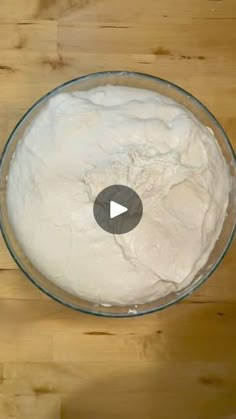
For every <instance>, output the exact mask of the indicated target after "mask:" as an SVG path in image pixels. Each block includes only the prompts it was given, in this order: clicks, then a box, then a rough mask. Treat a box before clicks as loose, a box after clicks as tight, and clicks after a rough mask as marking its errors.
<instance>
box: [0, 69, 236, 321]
mask: <svg viewBox="0 0 236 419" xmlns="http://www.w3.org/2000/svg"><path fill="white" fill-rule="evenodd" d="M109 75H111V76H121V77H122V76H128V77H138V78H146V79H150V80H153V81H155V82H157V83H159V84H162V85H166V86H168V87H170V88H173V89H174V90H176V91H178V92H179V93H181V94H182V95H183V96H187V97H188V99H190V100H191V101H192V102H193V103H194V104H196V105H197V106H198V107H199V108H200V109H201V110H203V111H204V112H206V113H207V114H208V116H209V117H210V119H211V120H212V122H213V123H214V124H215V125H216V126H217V128H218V129H219V130H220V132H221V134H222V136H223V138H224V140H225V143H226V145H227V147H228V149H229V151H230V153H231V154H232V157H233V161H234V165H236V154H235V152H234V149H233V146H232V144H231V142H230V140H229V137H228V136H227V134H226V132H225V130H224V128H223V127H222V125H221V124H220V123H219V121H218V120H217V119H216V117H215V116H214V115H213V114H212V113H211V111H209V109H208V108H207V107H206V106H205V105H204V104H203V103H202V102H201V101H200V100H199V99H197V98H196V97H195V96H193V95H192V94H191V93H189V92H188V91H187V90H185V89H183V88H182V87H180V86H178V85H177V84H175V83H173V82H171V81H168V80H166V79H163V78H161V77H157V76H154V75H151V74H147V73H141V72H135V71H124V70H112V71H100V72H95V73H89V74H86V75H83V76H79V77H76V78H74V79H71V80H68V81H66V82H64V83H62V84H60V85H58V86H57V87H55V88H54V89H52V90H50V91H49V92H47V93H46V94H44V95H43V96H41V97H40V98H39V99H38V100H37V101H36V102H34V103H33V105H32V106H31V107H29V109H28V110H27V111H26V112H25V113H24V114H23V116H22V117H21V118H20V119H19V121H18V122H17V124H16V125H15V127H14V128H13V130H12V131H11V133H10V135H9V136H8V139H7V141H6V143H5V145H4V148H3V151H2V155H1V157H0V176H1V172H2V166H3V162H4V160H5V157H6V155H7V152H8V148H9V146H10V144H11V142H12V141H13V139H14V136H15V134H16V132H17V130H18V129H19V128H20V126H21V125H22V123H23V122H24V121H25V120H26V119H27V117H28V116H29V115H30V114H31V113H32V112H33V111H34V110H35V109H36V108H37V107H38V106H39V105H40V104H41V103H43V102H44V101H46V100H47V99H48V98H50V97H51V96H54V95H55V94H57V93H58V92H60V91H62V90H63V89H64V88H65V87H68V86H73V85H76V84H78V83H80V82H82V81H85V80H89V79H94V78H99V77H104V76H109ZM0 229H1V232H2V236H3V239H4V241H5V244H6V247H7V248H8V251H9V252H10V254H11V256H12V258H13V260H14V261H15V262H16V264H17V266H18V267H19V268H20V270H21V271H22V272H23V273H24V274H25V276H26V277H27V278H28V279H29V280H30V281H31V282H32V283H33V284H34V285H35V286H36V287H37V288H38V289H40V290H41V291H42V292H44V293H45V294H46V295H47V296H48V297H50V298H52V299H53V300H54V301H57V302H58V303H61V304H62V305H64V306H66V307H68V308H71V309H73V310H75V311H79V312H82V313H85V314H92V315H95V316H98V317H112V318H126V317H138V316H142V315H144V314H151V313H154V312H158V311H160V310H163V309H164V308H167V307H171V306H172V305H174V304H176V303H178V302H180V301H182V300H183V299H185V298H186V297H188V296H190V295H191V294H192V293H193V292H194V291H195V290H196V289H197V288H199V287H200V286H201V285H202V284H203V283H204V282H206V280H207V279H208V278H209V277H210V276H211V275H212V274H213V272H214V271H215V270H216V269H217V268H218V266H219V265H220V263H221V262H222V260H223V259H224V257H225V255H226V253H227V252H228V250H229V248H230V246H231V244H232V242H233V238H234V235H235V233H236V219H235V222H234V227H233V229H232V231H231V233H230V235H229V238H228V240H227V243H226V245H225V247H224V249H223V250H222V252H221V254H220V256H219V258H218V260H217V262H216V263H215V264H214V265H212V266H211V268H210V269H209V271H208V272H207V273H206V274H205V275H203V276H202V277H201V278H200V279H199V280H198V281H196V283H195V284H193V285H192V286H191V287H190V289H189V290H186V291H185V292H183V293H182V294H181V295H178V296H177V297H176V298H174V299H173V300H171V301H169V302H167V303H163V304H161V305H159V306H158V307H150V308H145V309H143V310H139V309H138V310H135V309H131V310H127V312H122V313H119V312H106V311H102V310H96V307H98V306H99V307H102V305H94V310H93V309H90V308H89V309H88V308H85V307H79V306H77V305H75V304H73V303H69V302H68V301H65V300H64V299H63V298H60V297H58V296H57V295H55V294H53V293H51V292H50V291H48V290H47V288H45V287H44V286H43V285H42V284H40V283H39V282H38V281H37V279H35V278H34V277H33V276H32V275H30V274H29V273H28V271H27V269H26V268H25V267H24V264H23V263H22V262H21V260H20V259H19V258H18V257H17V255H16V254H15V252H14V250H13V249H12V246H11V241H10V239H9V238H8V235H7V232H6V230H5V226H4V223H3V222H2V211H1V207H0ZM180 292H181V291H180ZM82 300H84V301H87V302H89V301H88V300H85V299H82ZM89 303H90V302H89ZM91 304H92V303H91ZM146 304H148V303H146ZM138 306H142V305H138ZM111 307H114V308H115V307H119V306H111ZM121 307H122V308H124V307H126V308H128V307H134V305H130V306H121Z"/></svg>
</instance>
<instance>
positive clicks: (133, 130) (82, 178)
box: [7, 86, 229, 305]
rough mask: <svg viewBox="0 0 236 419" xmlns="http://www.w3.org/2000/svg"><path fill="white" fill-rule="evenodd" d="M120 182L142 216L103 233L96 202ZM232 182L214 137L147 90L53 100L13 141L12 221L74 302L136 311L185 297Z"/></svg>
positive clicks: (99, 91)
mask: <svg viewBox="0 0 236 419" xmlns="http://www.w3.org/2000/svg"><path fill="white" fill-rule="evenodd" d="M113 184H121V185H126V186H129V187H131V188H132V189H134V190H135V191H136V192H137V193H138V194H139V196H140V198H141V199H142V203H143V210H144V212H143V217H142V220H141V221H140V223H139V224H138V226H137V227H136V228H134V230H132V231H131V232H129V233H126V234H123V235H116V236H115V235H112V234H110V233H107V232H105V231H103V230H102V229H101V228H100V227H99V226H98V225H97V223H96V221H95V219H94V217H93V202H94V200H95V198H96V196H97V195H98V194H99V192H101V190H102V189H104V188H105V187H107V186H110V185H113ZM228 193H229V175H228V171H227V167H226V163H225V161H224V159H223V156H222V154H221V152H220V150H219V148H218V146H217V144H216V140H215V138H214V135H213V133H212V132H211V130H209V129H208V128H207V127H204V126H203V125H202V124H201V123H200V122H199V121H198V120H197V119H196V118H195V117H194V116H193V115H192V114H191V113H190V112H188V111H187V110H186V109H185V108H183V107H182V106H180V105H178V104H177V103H176V102H174V101H172V100H171V99H169V98H167V97H164V96H160V95H158V94H156V93H154V92H152V91H148V90H142V89H134V88H128V87H121V86H102V87H98V88H95V89H92V90H89V91H84V92H79V91H78V92H75V93H70V94H68V93H60V94H57V95H56V96H54V97H52V98H50V100H49V101H48V103H47V105H46V106H45V107H44V108H43V110H42V111H41V112H40V115H39V116H38V117H37V118H36V119H34V120H33V122H32V124H31V125H30V127H29V128H28V130H27V131H26V132H25V134H24V136H23V138H22V140H21V141H20V142H19V144H18V146H17V148H16V152H15V156H14V158H13V159H12V162H11V166H10V171H9V176H8V186H7V205H8V211H9V217H10V222H11V224H12V226H13V228H14V232H15V234H16V237H17V239H18V241H19V242H20V243H21V245H22V248H23V250H24V252H25V254H26V255H27V256H28V258H29V259H30V261H31V262H32V263H33V264H34V265H35V267H37V269H38V270H39V271H41V272H42V273H43V274H44V275H45V276H46V277H47V278H49V279H50V280H51V281H53V282H54V283H56V284H57V285H58V286H60V287H61V288H63V289H65V290H67V291H69V292H70V293H72V294H75V295H78V296H80V297H83V298H85V299H87V300H91V301H93V302H95V303H101V304H121V305H124V304H137V303H144V302H148V301H151V300H153V299H156V298H157V297H159V296H163V295H165V294H167V293H169V292H170V291H176V290H179V289H181V287H183V286H185V285H186V284H187V283H189V282H190V281H191V280H192V279H193V277H194V276H195V274H196V273H197V272H198V270H199V269H200V268H201V267H202V266H203V265H204V264H205V262H206V261H207V259H208V256H209V254H210V252H211V250H212V249H213V247H214V244H215V242H216V240H217V238H218V236H219V234H220V231H221V229H222V225H223V221H224V217H225V214H226V209H227V205H228Z"/></svg>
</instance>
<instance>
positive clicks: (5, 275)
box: [0, 0, 236, 419]
mask: <svg viewBox="0 0 236 419" xmlns="http://www.w3.org/2000/svg"><path fill="white" fill-rule="evenodd" d="M0 22H1V24H0V92H1V96H0V144H1V148H2V147H3V145H4V143H5V141H6V138H7V135H8V134H9V133H10V131H11V130H12V128H13V127H14V124H15V123H16V122H17V120H18V119H19V117H20V116H21V115H22V114H23V112H24V111H25V110H26V109H28V107H29V106H30V105H31V104H32V103H33V102H34V101H35V100H36V99H38V98H39V97H40V96H41V95H42V94H44V93H46V92H47V91H48V90H50V89H52V88H53V87H55V86H57V85H58V84H60V83H62V82H64V81H66V80H68V79H71V78H75V77H77V76H79V75H82V74H86V73H91V72H95V71H100V70H105V69H106V70H108V69H110V70H111V69H113V70H114V69H125V70H136V71H140V72H147V73H151V74H154V75H158V76H160V77H163V78H166V79H169V80H171V81H173V82H175V83H177V84H179V85H181V86H182V87H184V88H185V89H187V90H189V91H190V92H191V93H193V94H194V95H196V96H197V97H198V98H199V99H200V100H202V101H203V102H204V103H205V104H206V105H207V106H208V107H209V108H210V109H211V110H212V112H213V113H214V114H215V115H216V117H217V118H219V120H220V122H221V123H222V124H223V126H224V127H225V129H226V130H227V132H228V134H229V136H230V137H231V140H232V142H233V143H234V145H236V141H235V138H236V137H235V135H236V70H235V67H236V2H235V0H215V1H214V0H146V1H144V0H132V1H131V0H129V1H127V0H119V1H118V0H51V1H50V0H31V1H29V0H1V5H0ZM235 249H236V247H235V246H234V247H233V248H231V251H230V252H229V253H228V255H227V256H226V258H225V260H224V262H223V263H222V264H221V266H220V267H219V269H218V270H217V272H216V273H215V274H214V275H213V276H212V278H211V279H210V280H209V281H208V282H207V283H206V284H205V285H204V286H202V287H201V288H200V289H199V291H198V292H196V293H195V294H194V295H193V296H191V297H190V298H188V299H186V300H185V301H184V302H182V303H180V304H178V305H176V306H175V307H172V308H169V309H167V310H164V311H162V312H160V313H156V314H153V315H149V316H146V317H141V318H134V319H129V320H127V319H124V320H112V319H103V318H96V317H92V316H88V315H83V314H79V313H77V312H73V311H72V310H69V309H66V308H64V307H63V306H61V305H60V304H57V303H55V302H53V301H51V300H50V299H48V298H47V297H46V296H44V295H43V294H42V293H41V292H40V291H38V290H37V289H36V288H35V287H34V286H33V285H32V284H31V283H30V282H29V281H28V280H27V279H26V278H25V277H24V276H23V275H22V274H21V273H20V272H19V271H18V269H17V268H16V265H15V264H14V262H13V260H12V259H11V257H10V256H9V254H8V252H7V250H6V247H5V245H4V244H3V240H1V245H0V268H1V270H0V299H1V301H0V418H1V419H8V418H15V419H59V418H60V419H77V418H78V419H133V418H134V419H159V418H160V419H173V418H181V419H205V418H207V419H208V418H212V419H233V418H236V281H235V279H236V278H235V276H236V274H235V272H236V262H235Z"/></svg>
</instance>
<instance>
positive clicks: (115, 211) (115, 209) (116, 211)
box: [110, 201, 128, 218]
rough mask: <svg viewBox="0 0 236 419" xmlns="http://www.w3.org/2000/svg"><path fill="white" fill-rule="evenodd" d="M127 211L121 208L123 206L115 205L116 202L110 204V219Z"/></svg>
mask: <svg viewBox="0 0 236 419" xmlns="http://www.w3.org/2000/svg"><path fill="white" fill-rule="evenodd" d="M126 211H128V208H126V207H123V205H120V204H117V202H114V201H111V202H110V218H115V217H118V215H121V214H124V212H126Z"/></svg>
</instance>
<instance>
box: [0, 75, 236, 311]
mask: <svg viewBox="0 0 236 419" xmlns="http://www.w3.org/2000/svg"><path fill="white" fill-rule="evenodd" d="M106 84H111V85H125V86H131V87H136V88H142V89H149V90H153V91H155V92H157V93H160V94H162V95H166V96H168V97H170V98H172V99H174V100H175V101H176V102H178V103H180V104H181V105H183V106H185V108H187V109H188V110H189V111H191V112H192V113H193V114H194V115H195V116H196V117H197V118H198V119H199V120H200V121H201V122H202V124H204V125H205V126H208V127H210V128H211V129H212V130H213V132H214V134H215V137H216V140H217V142H218V145H219V147H220V149H221V151H222V154H223V155H224V158H225V160H226V162H227V165H228V168H229V172H230V175H231V177H232V188H231V192H230V195H229V204H228V209H227V215H226V218H225V221H224V225H223V228H222V231H221V234H220V236H219V238H218V240H217V242H216V244H215V247H214V249H213V250H212V252H211V254H210V256H209V258H208V261H207V262H206V263H205V265H204V266H203V267H202V269H201V270H200V271H199V272H198V273H197V275H195V277H194V279H193V280H192V282H191V283H190V284H189V285H187V286H186V287H185V288H183V289H182V290H180V291H178V292H172V293H170V294H168V295H166V296H164V297H161V298H158V299H156V300H153V301H152V302H148V303H147V304H139V305H137V306H102V305H95V304H94V303H92V302H90V301H86V300H84V299H81V298H79V297H76V296H73V295H71V294H69V293H67V292H66V291H64V290H62V289H61V288H59V287H58V286H56V285H55V284H53V283H52V282H51V281H49V280H48V279H47V278H46V277H44V276H43V275H42V274H41V273H40V272H39V271H38V270H37V269H36V268H35V267H34V266H33V265H32V264H31V262H30V261H29V260H28V259H27V257H26V256H25V254H24V253H23V251H22V249H21V246H20V244H19V243H18V242H17V240H16V238H15V236H14V232H13V230H12V228H11V224H10V222H9V219H8V213H7V206H6V179H7V174H8V170H9V164H10V161H11V158H12V155H13V153H14V150H15V148H16V145H17V143H18V141H20V140H21V138H22V135H23V133H24V131H25V130H26V129H27V128H28V127H29V125H30V124H31V122H32V120H33V119H34V118H35V117H37V115H38V114H39V112H40V110H41V109H42V107H44V106H45V104H46V103H47V101H48V99H49V98H51V96H53V95H56V94H57V93H58V92H73V91H77V90H88V89H91V88H93V87H96V86H101V85H106ZM235 192H236V165H235V155H234V151H233V148H232V146H231V144H230V141H229V139H228V137H227V135H226V133H225V132H224V130H223V128H222V127H221V125H220V124H219V122H218V121H217V120H216V119H215V117H214V116H213V115H212V114H211V113H210V112H209V111H208V110H207V108H206V107H205V106H204V105H203V104H201V103H200V102H199V101H198V100H197V99H196V98H195V97H193V96H192V95H191V94H189V93H188V92H186V91H185V90H183V89H181V88H180V87H178V86H176V85H174V84H173V83H170V82H168V81H165V80H163V79H160V78H158V77H154V76H151V75H147V74H141V73H134V72H126V71H111V72H110V71H109V72H102V73H95V74H90V75H86V76H83V77H79V78H77V79H74V80H71V81H68V82H66V83H64V84H62V85H61V86H59V87H57V88H56V89H54V90H52V91H51V92H49V93H48V94H46V95H45V96H43V97H42V98H41V99H39V100H38V101H37V102H36V103H35V104H34V105H33V106H32V107H31V108H30V109H29V110H28V111H27V112H26V114H25V115H24V116H23V117H22V118H21V120H20V121H19V122H18V124H17V125H16V127H15V128H14V130H13V132H12V133H11V135H10V137H9V139H8V141H7V143H6V145H5V148H4V151H3V154H2V159H1V166H0V222H1V229H2V234H3V237H4V239H5V242H6V245H7V247H8V249H9V251H10V253H11V255H12V257H13V259H14V260H15V262H16V263H17V265H18V266H19V268H20V269H21V270H22V271H23V272H24V274H25V275H26V276H27V277H28V278H29V279H30V280H31V281H32V282H33V284H35V285H36V286H37V287H38V288H39V289H41V290H42V291H43V292H45V293H46V294H47V295H48V296H50V297H51V298H53V299H54V300H56V301H58V302H60V303H62V304H64V305H65V306H67V307H70V308H73V309H75V310H79V311H82V312H85V313H90V314H96V315H101V316H110V317H129V316H130V317H131V316H138V315H142V314H146V313H151V312H154V311H158V310H161V309H163V308H165V307H168V306H170V305H172V304H174V303H176V302H178V301H180V300H181V299H182V298H184V297H186V296H188V295H190V294H191V293H192V292H193V291H194V290H195V289H196V288H197V287H199V285H201V284H202V283H203V282H204V281H206V279H207V278H208V277H209V276H210V275H211V274H212V273H213V272H214V271H215V269H216V268H217V267H218V265H219V263H220V262H221V261H222V259H223V257H224V256H225V254H226V252H227V250H228V249H229V246H230V244H231V242H232V239H233V236H234V232H235V223H236V205H235V201H236V200H235V197H236V194H235ZM19 222H20V220H19Z"/></svg>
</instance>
